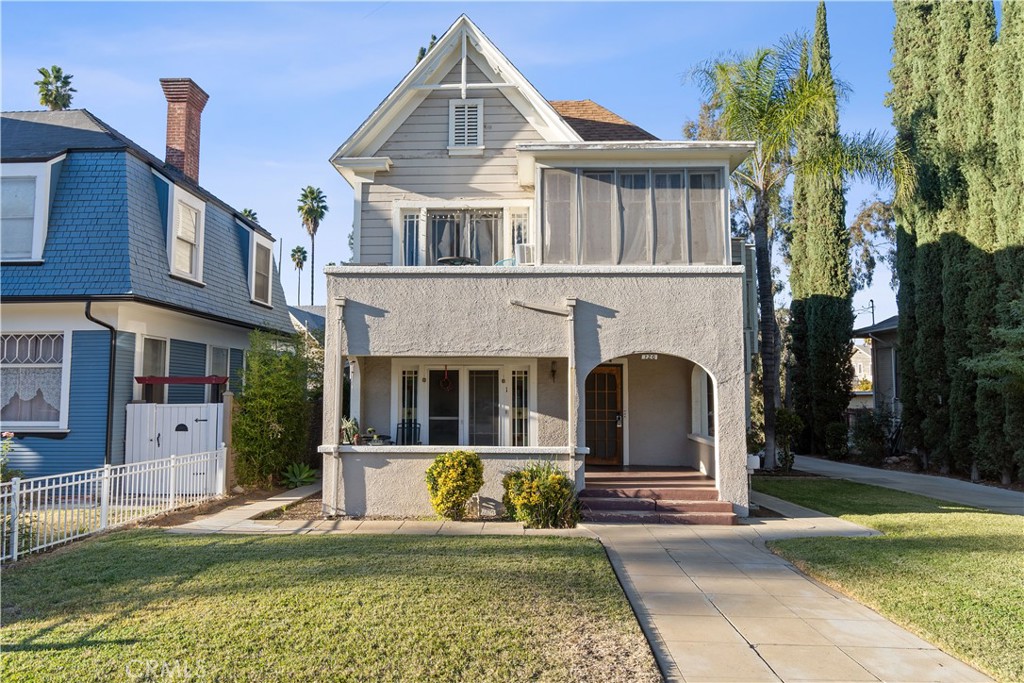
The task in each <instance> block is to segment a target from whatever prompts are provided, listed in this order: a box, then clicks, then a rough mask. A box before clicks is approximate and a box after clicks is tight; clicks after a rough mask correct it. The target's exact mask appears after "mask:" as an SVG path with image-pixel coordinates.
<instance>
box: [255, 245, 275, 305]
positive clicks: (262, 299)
mask: <svg viewBox="0 0 1024 683" xmlns="http://www.w3.org/2000/svg"><path fill="white" fill-rule="evenodd" d="M254 237H255V239H254V240H253V254H252V269H251V270H250V272H251V273H252V300H253V301H255V302H256V303H260V304H263V305H265V306H270V305H271V287H270V283H271V277H272V276H273V272H274V259H273V252H272V251H271V245H270V242H269V241H268V240H266V239H265V238H263V237H261V236H259V235H255V236H254Z"/></svg>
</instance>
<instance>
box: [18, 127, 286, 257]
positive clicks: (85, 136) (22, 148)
mask: <svg viewBox="0 0 1024 683" xmlns="http://www.w3.org/2000/svg"><path fill="white" fill-rule="evenodd" d="M0 140H3V145H2V146H0V161H2V162H5V163H6V162H27V161H47V160H49V159H52V158H54V157H56V156H59V155H61V154H64V153H65V152H69V151H74V150H92V151H99V150H111V151H113V150H126V151H128V152H131V153H132V154H133V155H135V156H136V157H138V158H139V159H141V160H142V161H144V162H146V163H147V164H149V165H150V166H151V167H152V168H154V169H156V170H157V171H159V172H160V173H162V174H163V175H165V176H166V177H167V178H168V179H170V180H172V181H173V182H174V183H175V184H176V185H180V186H181V187H183V188H185V189H186V190H188V191H189V192H191V193H193V194H195V195H198V196H200V197H202V198H203V199H204V200H205V201H208V202H212V203H213V204H216V205H217V206H219V207H220V208H222V209H224V210H225V211H227V212H229V213H231V214H232V215H233V216H234V217H235V218H236V219H237V220H239V221H241V222H242V223H244V224H245V225H246V226H248V227H249V228H251V229H253V230H255V231H256V232H258V233H260V234H261V235H263V236H264V237H267V238H269V239H270V240H272V241H273V240H274V236H273V235H271V234H270V233H269V232H267V231H266V230H265V229H264V228H263V227H262V226H260V225H259V224H258V223H254V222H252V221H251V220H249V219H248V218H245V217H244V216H242V213H241V212H240V211H236V210H235V209H234V208H233V207H232V206H230V205H229V204H227V203H225V202H224V201H222V200H221V199H220V198H218V197H216V196H215V195H213V194H212V193H211V192H209V191H208V190H205V189H203V188H202V187H201V186H200V185H198V184H197V183H196V182H194V181H193V180H192V179H191V178H189V177H188V176H186V175H185V174H184V173H182V172H181V171H180V170H178V169H177V168H175V167H173V166H170V165H168V164H167V163H166V162H164V161H162V160H160V159H159V158H158V157H156V156H155V155H153V154H151V153H150V152H148V151H147V150H146V149H144V148H143V147H142V146H140V145H138V144H136V143H135V142H133V141H132V140H130V139H129V138H128V137H127V136H125V135H123V134H122V133H119V132H118V131H117V130H115V129H114V127H113V126H111V125H109V124H107V123H105V122H104V121H102V120H100V119H99V118H98V117H96V116H95V115H93V114H92V112H90V111H89V110H87V109H66V110H64V111H5V112H3V113H2V114H0Z"/></svg>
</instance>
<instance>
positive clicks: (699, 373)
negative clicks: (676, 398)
mask: <svg viewBox="0 0 1024 683" xmlns="http://www.w3.org/2000/svg"><path fill="white" fill-rule="evenodd" d="M709 382H710V384H711V390H712V392H713V395H712V400H714V402H715V424H714V425H710V424H709V423H708V391H707V388H708V384H707V383H709ZM690 409H691V412H690V418H691V420H690V434H689V437H690V439H691V440H693V441H698V442H700V443H703V444H707V445H709V446H714V445H715V437H714V436H712V435H711V434H710V433H709V427H711V426H714V427H715V433H716V434H717V433H718V424H717V423H718V386H717V385H716V384H715V380H714V378H713V377H712V376H711V374H710V373H708V372H707V371H706V370H705V369H704V368H702V367H701V366H699V365H694V366H693V372H692V374H691V376H690Z"/></svg>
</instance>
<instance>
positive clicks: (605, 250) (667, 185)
mask: <svg viewBox="0 0 1024 683" xmlns="http://www.w3.org/2000/svg"><path fill="white" fill-rule="evenodd" d="M722 176H723V172H722V171H720V170H714V169H698V170H688V169H664V170H663V169H647V168H637V169H633V168H627V169H614V170H601V171H591V170H582V169H575V170H566V169H545V170H544V171H543V173H542V181H541V197H542V199H541V211H542V215H541V226H542V258H543V263H546V264H578V265H686V264H708V265H724V264H725V229H726V226H725V190H724V185H723V182H722Z"/></svg>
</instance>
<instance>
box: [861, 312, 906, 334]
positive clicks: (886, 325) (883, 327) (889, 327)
mask: <svg viewBox="0 0 1024 683" xmlns="http://www.w3.org/2000/svg"><path fill="white" fill-rule="evenodd" d="M899 322H900V316H899V315H894V316H892V317H891V318H886V319H885V320H883V321H882V322H880V323H877V324H875V325H869V326H868V327H862V328H860V329H859V330H854V331H853V336H854V337H869V336H871V335H872V334H876V333H878V332H891V331H893V330H895V329H896V328H897V327H899Z"/></svg>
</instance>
